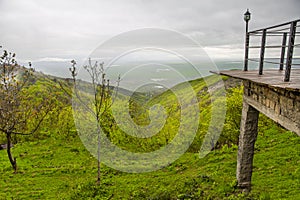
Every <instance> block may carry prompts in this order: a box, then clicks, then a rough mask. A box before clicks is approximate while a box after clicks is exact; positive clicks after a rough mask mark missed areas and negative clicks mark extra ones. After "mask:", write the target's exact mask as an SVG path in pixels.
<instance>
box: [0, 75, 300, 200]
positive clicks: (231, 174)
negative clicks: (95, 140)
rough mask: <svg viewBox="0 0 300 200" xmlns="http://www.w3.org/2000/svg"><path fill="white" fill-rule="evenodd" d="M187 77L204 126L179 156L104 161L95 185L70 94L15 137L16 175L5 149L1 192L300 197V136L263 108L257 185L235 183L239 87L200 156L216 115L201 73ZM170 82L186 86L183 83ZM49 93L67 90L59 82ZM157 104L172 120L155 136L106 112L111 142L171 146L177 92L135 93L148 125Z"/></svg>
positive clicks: (135, 108)
mask: <svg viewBox="0 0 300 200" xmlns="http://www.w3.org/2000/svg"><path fill="white" fill-rule="evenodd" d="M208 80H209V81H208V82H209V85H217V82H218V79H217V78H216V76H211V77H209V78H208ZM224 80H227V79H225V78H224ZM225 83H226V82H225ZM51 84H56V83H51ZM190 84H191V85H192V87H193V89H194V91H195V93H196V95H197V99H198V100H200V101H199V102H200V103H199V108H200V118H201V121H200V127H199V129H198V131H197V134H196V137H195V140H194V142H193V144H192V145H191V146H190V149H189V150H188V151H187V152H186V153H185V154H184V155H182V156H181V157H180V158H179V159H178V160H177V161H176V162H174V163H172V164H171V165H169V166H167V167H166V168H163V169H161V170H158V171H155V172H149V173H142V174H131V173H124V172H120V171H116V170H114V169H111V168H109V167H107V166H105V165H102V166H101V170H102V171H101V174H102V175H101V176H102V180H101V185H100V186H97V185H96V176H97V160H96V159H95V158H93V157H92V156H91V155H90V153H89V152H88V151H87V150H86V149H85V147H84V146H83V144H82V143H81V141H80V139H79V137H78V136H77V134H76V131H75V127H74V122H73V121H72V109H71V107H70V104H69V103H70V102H69V100H68V99H67V98H58V99H59V100H57V102H56V103H55V104H54V105H55V106H57V108H59V109H56V111H53V112H52V113H51V115H49V116H48V118H47V119H46V120H45V122H44V123H43V125H42V127H41V128H40V130H39V132H38V133H37V134H35V135H32V136H29V137H23V138H17V139H18V141H20V142H19V143H17V144H16V145H15V147H14V148H13V150H12V151H13V154H14V155H15V156H16V157H17V161H18V167H19V169H18V172H17V173H16V174H14V173H13V171H12V169H11V166H10V164H9V161H8V159H7V155H6V152H5V151H4V150H0V199H300V195H299V192H298V191H299V189H300V188H299V185H300V173H299V170H300V167H299V166H300V153H299V152H300V137H298V136H297V135H296V134H294V133H291V132H288V131H285V130H284V129H282V128H281V127H279V126H278V125H276V124H275V123H274V122H272V121H271V120H269V119H267V118H266V117H265V116H263V115H261V116H260V121H259V135H258V139H257V142H256V152H255V157H254V172H253V178H252V180H253V187H252V191H251V193H250V194H249V195H248V196H245V195H244V194H240V192H239V191H238V190H237V189H236V181H235V170H236V155H237V145H236V144H237V140H238V133H239V120H240V113H241V103H242V88H241V87H239V86H237V87H236V88H232V89H229V90H228V91H227V99H226V103H227V109H228V110H227V111H228V112H227V115H226V119H225V125H224V129H223V131H222V135H221V137H220V138H219V141H218V143H217V145H216V146H215V148H214V151H212V152H211V153H209V154H208V155H207V156H206V157H204V158H202V159H200V158H199V149H200V146H201V143H202V140H203V136H204V134H205V133H206V131H207V129H208V124H207V123H208V122H209V120H210V117H211V99H210V94H209V92H208V91H207V85H206V84H205V82H204V81H203V80H202V79H200V80H195V81H191V82H190ZM42 85H45V83H43V82H37V83H36V84H35V86H33V87H32V88H31V89H32V90H34V89H37V88H40V87H41V86H42ZM52 88H57V87H52ZM40 89H41V88H40ZM173 89H174V90H175V89H176V90H179V91H181V92H186V91H185V87H183V85H178V86H175V88H173ZM44 90H45V93H46V92H49V90H46V89H42V91H44ZM50 92H56V93H57V94H56V95H58V96H60V97H63V94H62V93H61V92H59V91H58V90H56V89H52V90H51V91H50ZM186 98H187V99H188V98H189V94H188V93H186ZM62 102H63V103H62ZM157 103H159V104H161V105H163V106H165V108H166V111H167V113H168V119H167V123H166V124H165V127H164V128H163V129H162V130H161V131H160V132H159V133H158V135H157V136H155V137H153V138H150V139H135V138H133V137H129V136H126V134H125V133H124V132H122V131H121V130H119V129H118V127H116V124H115V123H114V121H113V120H112V119H111V116H108V119H109V123H108V122H107V123H105V125H107V126H109V127H113V128H112V129H110V130H112V132H111V133H110V139H111V141H112V142H114V143H115V144H116V145H119V146H121V147H123V148H125V149H128V150H132V151H137V152H147V151H152V150H154V149H157V148H160V147H161V146H164V145H166V144H167V143H168V141H169V140H171V139H172V138H173V137H174V135H175V134H176V130H177V126H178V122H179V121H178V115H179V114H180V112H182V111H180V109H179V108H178V101H177V99H176V96H175V95H174V93H173V92H172V91H170V90H168V91H166V92H164V93H162V94H160V95H158V96H156V97H154V98H151V99H149V98H146V97H145V96H143V94H141V93H138V94H136V95H135V96H133V97H132V98H131V104H130V115H131V117H132V118H133V120H134V121H135V122H136V123H137V124H142V125H147V124H148V123H149V113H148V109H149V107H151V106H152V105H154V104H157ZM183 109H188V108H183ZM57 110H59V111H60V112H57ZM167 133H168V134H167Z"/></svg>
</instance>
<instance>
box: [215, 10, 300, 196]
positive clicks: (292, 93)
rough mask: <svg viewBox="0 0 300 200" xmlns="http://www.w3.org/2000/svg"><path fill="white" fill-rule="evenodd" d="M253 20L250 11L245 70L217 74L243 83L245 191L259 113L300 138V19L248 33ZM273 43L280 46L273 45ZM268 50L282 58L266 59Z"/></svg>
mask: <svg viewBox="0 0 300 200" xmlns="http://www.w3.org/2000/svg"><path fill="white" fill-rule="evenodd" d="M249 20H250V13H249V12H248V11H247V12H246V13H245V21H246V42H245V60H244V69H243V70H228V71H220V72H215V73H218V74H221V75H225V76H230V77H233V78H237V79H241V80H243V85H244V94H243V110H242V119H241V128H240V137H239V149H238V156H237V172H236V176H237V181H238V186H239V187H240V188H242V189H243V190H245V191H250V189H251V176H252V165H253V164H252V163H253V156H254V145H255V141H256V137H257V129H258V116H259V112H261V113H263V114H265V115H266V116H268V117H269V118H271V119H272V120H274V121H275V122H277V123H279V124H280V125H281V126H283V127H285V128H286V129H288V130H290V131H292V132H295V133H297V134H298V135H299V136H300V67H299V66H300V64H299V62H297V61H299V59H300V58H299V57H297V56H299V55H295V51H294V50H295V49H296V48H299V45H300V44H299V42H297V36H299V32H297V27H299V22H300V19H299V20H294V21H291V22H287V23H284V24H280V25H275V26H271V27H267V28H263V29H258V30H255V31H250V32H248V21H249ZM250 37H251V38H259V39H260V40H259V44H252V43H253V42H252V43H251V42H250V41H251V38H250ZM270 38H271V39H270ZM298 39H299V38H298ZM272 42H275V43H276V44H270V43H272ZM278 42H279V43H280V45H278ZM251 49H257V50H258V51H259V53H258V58H249V57H250V56H249V54H250V53H251V52H250V50H251ZM266 49H272V53H273V54H272V55H276V54H274V52H275V53H277V55H279V56H278V57H277V58H274V57H271V58H268V57H266V56H265V55H266ZM252 53H253V52H252ZM256 55H257V54H256ZM251 56H253V55H252V54H251ZM254 56H255V55H254ZM248 62H257V63H258V70H249V69H248ZM265 63H269V64H274V68H275V69H273V70H270V69H267V70H264V64H265Z"/></svg>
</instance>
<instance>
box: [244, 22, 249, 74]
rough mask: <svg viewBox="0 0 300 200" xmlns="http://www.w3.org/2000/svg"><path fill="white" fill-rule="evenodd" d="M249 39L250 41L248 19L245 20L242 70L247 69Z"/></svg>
mask: <svg viewBox="0 0 300 200" xmlns="http://www.w3.org/2000/svg"><path fill="white" fill-rule="evenodd" d="M249 41H250V34H249V32H248V21H246V41H245V59H244V71H248V55H249Z"/></svg>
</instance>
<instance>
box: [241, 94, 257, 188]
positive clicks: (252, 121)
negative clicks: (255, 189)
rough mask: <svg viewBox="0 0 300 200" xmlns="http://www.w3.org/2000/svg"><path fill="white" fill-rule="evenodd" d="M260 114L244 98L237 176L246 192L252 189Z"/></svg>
mask: <svg viewBox="0 0 300 200" xmlns="http://www.w3.org/2000/svg"><path fill="white" fill-rule="evenodd" d="M258 116H259V112H258V111H257V110H256V109H255V108H253V107H252V106H251V105H249V104H248V103H247V102H246V101H245V100H244V102H243V111H242V120H241V129H240V137H239V149H238V156H237V173H236V177H237V181H238V187H239V188H241V189H243V190H244V191H246V192H249V191H250V189H251V176H252V163H253V156H254V144H255V141H256V137H257V125H258Z"/></svg>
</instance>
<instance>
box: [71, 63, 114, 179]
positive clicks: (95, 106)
mask: <svg viewBox="0 0 300 200" xmlns="http://www.w3.org/2000/svg"><path fill="white" fill-rule="evenodd" d="M71 64H72V66H71V67H70V68H69V70H70V72H71V76H72V78H73V81H74V93H73V100H74V101H76V102H77V103H78V104H80V106H81V107H83V109H84V110H85V112H88V113H89V114H91V116H92V117H93V118H94V120H93V121H95V122H96V123H97V130H96V131H97V160H98V162H97V164H98V166H97V169H98V173H97V184H100V178H101V173H100V143H101V138H100V131H101V130H103V129H101V124H102V123H103V121H105V119H104V118H105V116H106V115H107V113H108V111H109V108H110V107H111V106H112V104H113V102H114V101H113V97H112V86H110V82H109V79H107V78H106V74H105V69H104V63H103V62H102V63H98V62H94V63H93V62H92V61H91V59H89V61H88V64H87V65H85V66H84V67H83V68H84V69H85V71H86V72H87V73H88V75H89V78H90V82H89V83H85V84H88V87H89V88H90V90H91V93H89V94H86V95H88V96H89V98H88V99H89V100H88V101H87V100H86V99H85V95H83V94H82V91H80V89H79V88H78V85H79V83H80V81H77V68H76V61H75V60H72V61H71ZM119 83H120V76H119V77H118V80H117V82H116V86H115V89H116V91H117V89H118V87H119ZM74 101H73V102H74Z"/></svg>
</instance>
